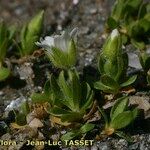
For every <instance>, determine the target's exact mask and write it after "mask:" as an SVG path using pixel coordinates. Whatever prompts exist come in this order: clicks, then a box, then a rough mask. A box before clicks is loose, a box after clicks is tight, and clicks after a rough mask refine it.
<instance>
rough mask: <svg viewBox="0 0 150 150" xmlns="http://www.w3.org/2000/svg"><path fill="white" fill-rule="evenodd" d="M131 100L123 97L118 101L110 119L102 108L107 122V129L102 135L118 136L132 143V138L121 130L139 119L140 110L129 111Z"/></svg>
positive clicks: (112, 109) (101, 110)
mask: <svg viewBox="0 0 150 150" xmlns="http://www.w3.org/2000/svg"><path fill="white" fill-rule="evenodd" d="M128 104H129V99H128V97H121V98H119V99H117V101H116V102H115V104H114V105H113V107H112V108H111V112H110V117H109V118H108V117H107V115H106V114H105V112H104V111H103V109H102V108H99V111H100V112H101V114H102V116H103V117H104V120H105V127H104V130H103V131H102V133H101V134H105V135H112V134H116V135H118V136H120V137H124V138H126V139H127V140H129V141H131V140H130V138H129V137H128V136H127V135H126V134H124V133H123V132H122V131H118V130H120V129H123V128H125V127H126V126H128V125H129V124H131V123H132V122H133V121H134V119H135V118H136V117H137V114H138V109H137V108H134V109H133V110H129V109H128Z"/></svg>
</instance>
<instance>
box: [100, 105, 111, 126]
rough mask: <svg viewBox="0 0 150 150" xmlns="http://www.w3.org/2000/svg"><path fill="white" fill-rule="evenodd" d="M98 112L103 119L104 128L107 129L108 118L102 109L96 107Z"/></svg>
mask: <svg viewBox="0 0 150 150" xmlns="http://www.w3.org/2000/svg"><path fill="white" fill-rule="evenodd" d="M98 110H99V111H100V113H101V114H102V116H103V118H104V121H105V125H106V127H107V126H108V123H109V121H108V117H107V115H106V113H105V112H104V109H103V108H100V107H98Z"/></svg>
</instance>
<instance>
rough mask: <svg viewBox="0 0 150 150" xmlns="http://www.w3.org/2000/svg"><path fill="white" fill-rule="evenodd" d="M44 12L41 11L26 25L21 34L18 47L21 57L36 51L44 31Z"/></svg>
mask: <svg viewBox="0 0 150 150" xmlns="http://www.w3.org/2000/svg"><path fill="white" fill-rule="evenodd" d="M43 20H44V11H40V12H39V13H38V14H37V15H36V16H35V17H33V18H32V19H31V21H30V22H29V23H27V24H25V25H24V26H23V28H22V30H21V33H20V44H19V45H18V46H17V47H18V49H19V52H20V55H21V57H22V56H27V55H30V54H32V53H33V51H34V50H36V48H37V46H36V44H35V42H36V41H37V40H39V38H40V36H41V34H42V29H43Z"/></svg>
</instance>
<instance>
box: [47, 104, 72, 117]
mask: <svg viewBox="0 0 150 150" xmlns="http://www.w3.org/2000/svg"><path fill="white" fill-rule="evenodd" d="M48 112H49V113H50V114H52V115H54V116H58V117H60V116H62V115H65V114H69V113H70V111H67V110H65V109H62V108H60V107H57V106H54V108H50V110H48Z"/></svg>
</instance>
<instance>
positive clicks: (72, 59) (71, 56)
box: [68, 39, 77, 66]
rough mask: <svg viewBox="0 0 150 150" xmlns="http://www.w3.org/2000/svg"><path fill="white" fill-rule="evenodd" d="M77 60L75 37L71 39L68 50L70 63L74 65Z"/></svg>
mask: <svg viewBox="0 0 150 150" xmlns="http://www.w3.org/2000/svg"><path fill="white" fill-rule="evenodd" d="M76 61H77V51H76V44H75V41H74V40H73V39H71V41H70V43H69V50H68V65H70V66H74V65H75V64H76Z"/></svg>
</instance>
